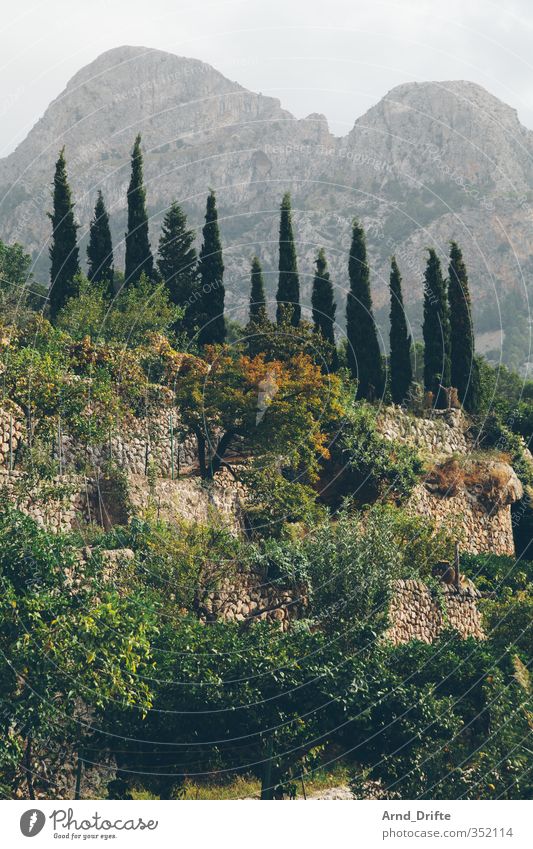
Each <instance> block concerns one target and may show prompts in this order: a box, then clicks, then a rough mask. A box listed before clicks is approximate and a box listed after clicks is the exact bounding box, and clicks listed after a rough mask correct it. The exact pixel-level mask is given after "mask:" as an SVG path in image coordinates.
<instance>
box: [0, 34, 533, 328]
mask: <svg viewBox="0 0 533 849" xmlns="http://www.w3.org/2000/svg"><path fill="white" fill-rule="evenodd" d="M138 131H140V132H141V133H142V135H143V145H144V149H145V174H146V182H147V189H148V203H149V210H150V214H151V216H152V219H151V226H152V238H153V240H154V242H155V240H156V239H157V236H158V229H159V224H160V220H161V217H162V214H163V213H164V210H165V208H166V207H167V206H168V204H169V203H170V202H171V200H174V199H177V200H178V201H180V202H182V203H183V205H184V206H185V208H186V209H187V211H188V213H189V216H190V221H191V224H192V225H193V226H195V227H197V228H200V227H201V225H202V219H203V211H204V205H205V195H206V191H207V188H208V187H209V186H211V187H213V188H215V189H216V190H217V195H218V201H219V209H220V213H221V218H222V231H223V237H224V243H225V248H226V255H225V262H226V266H227V269H228V273H227V290H228V306H229V308H230V310H231V309H234V310H239V309H240V308H242V307H243V305H244V304H245V302H246V297H247V290H248V266H249V260H250V256H251V255H252V253H254V252H256V251H257V252H259V254H260V255H261V257H262V258H263V260H264V264H265V267H266V272H267V285H268V287H269V290H270V293H271V294H273V293H274V291H275V282H276V268H277V248H276V239H277V228H278V207H279V201H280V198H281V195H282V193H283V192H284V191H285V190H287V189H290V190H291V191H292V194H293V205H294V209H295V228H296V233H297V238H298V242H299V245H298V251H299V257H300V270H301V279H302V288H303V291H304V296H306V295H307V296H308V295H309V290H310V286H311V280H312V273H313V265H312V260H313V256H314V254H315V251H316V247H317V246H319V245H324V246H325V247H326V249H327V250H328V252H329V256H330V263H331V266H332V269H333V277H334V282H335V284H336V286H337V291H338V295H339V301H341V302H342V300H343V293H344V291H345V289H346V283H347V281H346V266H347V262H346V255H347V252H348V248H349V234H350V224H351V220H352V219H353V217H354V216H358V217H360V218H361V219H362V221H363V223H364V224H365V226H366V227H367V229H368V236H369V249H370V257H371V260H372V267H373V271H374V285H375V293H376V296H375V297H376V305H377V307H378V314H379V307H380V306H385V305H386V282H387V278H388V261H389V258H390V255H391V254H392V253H395V254H396V255H397V257H398V260H399V263H400V266H401V268H402V271H403V274H404V279H405V289H406V297H407V300H408V302H410V303H411V304H416V303H417V302H419V301H420V297H421V293H422V280H421V271H422V267H423V262H424V248H425V247H426V246H427V245H434V246H436V247H437V249H438V250H439V251H441V253H442V255H443V257H444V256H445V255H446V253H447V249H448V241H449V239H450V238H456V239H458V240H459V241H460V243H461V244H462V246H463V248H464V252H465V256H466V259H467V262H468V264H469V267H470V271H471V281H472V286H473V289H474V292H475V293H476V295H477V297H476V304H478V305H479V304H482V303H483V298H485V299H487V300H488V299H489V298H490V299H491V300H494V297H495V295H497V296H498V297H499V298H500V297H502V296H504V295H505V294H506V293H509V292H513V291H519V290H520V289H522V290H523V288H524V281H526V282H527V277H528V274H530V272H531V271H533V256H532V253H531V251H530V242H531V233H532V230H533V228H532V223H533V221H532V214H531V209H530V200H531V198H533V194H532V192H533V168H532V165H531V163H532V152H533V133H531V132H530V131H529V130H526V129H525V128H524V127H522V126H521V125H520V123H519V121H518V118H517V116H516V113H515V112H514V110H512V109H511V108H510V107H508V106H506V105H505V104H504V103H502V102H500V101H499V100H497V99H496V98H495V97H492V96H491V95H490V94H489V93H488V92H486V91H485V90H483V89H482V88H481V87H479V86H477V85H475V84H473V83H469V82H444V83H436V82H435V83H434V82H428V83H409V84H406V85H402V86H398V87H397V88H395V89H393V90H392V91H391V92H389V94H387V95H386V96H385V97H384V98H383V99H382V100H381V101H380V103H378V104H377V105H376V106H374V107H373V108H371V109H370V110H369V111H368V112H367V113H366V115H364V116H362V117H361V118H359V119H358V120H357V121H356V122H355V125H354V128H353V129H352V131H351V132H350V133H349V134H348V135H347V136H346V137H344V138H341V139H339V138H335V137H334V136H332V135H331V133H330V132H329V130H328V126H327V122H326V120H325V118H324V117H323V116H321V115H316V114H313V115H310V116H308V117H307V118H306V119H304V120H296V119H295V118H294V117H293V116H292V115H291V114H290V113H288V112H287V111H285V110H284V109H282V108H281V105H280V103H279V102H278V101H277V100H275V99H273V98H270V97H263V96H262V95H260V94H256V93H254V92H250V91H247V90H246V89H244V88H242V87H241V86H239V85H238V84H237V83H235V82H232V81H230V80H228V79H226V78H225V77H224V76H223V75H222V74H220V73H218V72H217V71H216V70H214V69H213V68H211V67H210V66H209V65H206V64H204V63H202V62H199V61H197V60H193V59H184V58H181V57H178V56H174V55H172V54H168V53H163V52H161V51H156V50H148V49H146V48H137V47H121V48H117V49H115V50H111V51H109V52H107V53H105V54H103V55H102V56H100V57H98V59H96V60H95V61H94V62H93V63H91V64H90V65H88V66H87V67H85V68H83V69H82V70H81V71H80V72H79V73H78V74H76V75H75V76H74V77H73V78H72V80H71V81H70V82H69V84H68V85H67V87H66V89H65V91H64V92H62V94H61V95H60V96H59V97H58V98H57V99H56V100H55V101H53V103H52V104H51V105H50V107H49V108H48V109H47V111H46V113H45V114H44V116H43V117H42V118H41V119H40V120H39V121H38V122H37V124H36V125H35V127H34V128H33V129H32V130H31V132H30V133H29V135H28V136H27V138H26V139H25V140H24V141H23V142H22V143H21V144H20V145H19V147H18V148H17V149H16V150H15V151H14V152H13V153H12V154H11V155H10V156H8V157H7V158H5V159H3V160H1V161H0V198H1V202H0V236H1V237H2V238H3V239H5V240H9V241H13V240H18V241H21V242H23V243H24V244H26V245H28V246H29V247H30V248H31V250H32V251H33V252H34V254H35V257H36V269H37V271H38V273H39V275H40V276H42V278H43V279H45V278H46V274H47V268H48V250H47V248H48V244H47V240H48V237H49V221H48V220H47V218H46V215H45V213H46V211H47V210H48V209H49V208H50V184H51V179H52V174H53V165H54V161H55V159H56V157H57V152H58V150H59V148H60V147H61V146H62V145H65V146H66V153H67V160H68V169H69V174H70V178H71V182H72V185H73V189H74V192H75V196H76V200H77V215H78V219H79V221H80V224H81V229H80V237H81V240H82V242H84V241H85V240H86V233H87V227H88V223H89V220H90V216H91V213H92V209H93V206H94V202H95V195H96V190H97V189H98V188H102V190H103V191H104V193H105V196H106V200H107V203H108V206H109V209H110V212H111V215H112V222H113V235H114V240H115V246H116V252H117V255H118V257H119V261H120V258H121V255H122V253H123V245H122V240H123V236H124V230H125V196H126V187H127V184H128V180H129V151H130V149H131V146H132V142H133V139H134V136H135V134H136V133H137V132H138ZM416 314H417V312H416V308H415V310H414V312H413V315H416ZM339 323H340V324H341V325H343V324H344V318H343V316H342V312H340V313H339Z"/></svg>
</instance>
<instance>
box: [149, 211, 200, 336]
mask: <svg viewBox="0 0 533 849" xmlns="http://www.w3.org/2000/svg"><path fill="white" fill-rule="evenodd" d="M194 239H195V235H194V232H193V231H192V230H189V229H188V227H187V216H186V215H185V213H184V212H183V210H182V208H181V207H180V206H179V204H177V203H173V204H172V205H171V207H170V209H169V210H168V212H167V213H166V215H165V218H164V220H163V226H162V228H161V237H160V239H159V256H158V260H157V267H158V269H159V274H160V275H161V278H162V280H163V281H164V283H165V286H166V288H167V289H168V292H169V295H170V300H171V302H172V303H173V304H175V305H176V306H178V307H181V309H183V310H184V320H185V323H186V324H187V325H188V326H189V329H192V324H193V322H194V314H195V307H196V305H197V301H198V296H199V292H198V257H197V255H196V248H195V247H194Z"/></svg>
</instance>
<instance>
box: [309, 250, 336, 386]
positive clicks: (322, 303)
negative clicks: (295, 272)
mask: <svg viewBox="0 0 533 849" xmlns="http://www.w3.org/2000/svg"><path fill="white" fill-rule="evenodd" d="M315 262H316V273H315V277H314V279H313V293H312V295H311V305H312V307H313V323H314V326H315V332H316V333H320V334H321V335H322V336H323V337H324V339H325V340H326V342H329V344H330V345H332V347H333V356H332V361H331V368H332V370H333V371H336V369H337V368H338V365H339V361H338V355H337V349H336V347H335V330H334V325H335V311H336V309H337V307H336V305H335V298H334V297H333V286H332V284H331V280H330V277H329V271H328V264H327V261H326V254H325V253H324V249H323V248H321V249H320V250H319V252H318V256H317V258H316V261H315Z"/></svg>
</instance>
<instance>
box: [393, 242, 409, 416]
mask: <svg viewBox="0 0 533 849" xmlns="http://www.w3.org/2000/svg"><path fill="white" fill-rule="evenodd" d="M389 286H390V383H391V395H392V400H393V401H394V403H395V404H403V402H404V401H405V399H406V398H407V394H408V392H409V387H410V386H411V383H412V381H413V368H412V365H411V344H412V342H411V337H410V335H409V333H408V330H407V320H406V318H405V310H404V306H403V295H402V278H401V275H400V270H399V268H398V265H397V263H396V258H395V257H392V260H391V269H390V284H389Z"/></svg>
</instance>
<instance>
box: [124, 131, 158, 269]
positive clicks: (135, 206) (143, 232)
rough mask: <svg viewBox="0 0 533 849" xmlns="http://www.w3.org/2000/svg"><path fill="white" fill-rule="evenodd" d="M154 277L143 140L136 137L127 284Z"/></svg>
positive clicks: (130, 198) (127, 239) (129, 201)
mask: <svg viewBox="0 0 533 849" xmlns="http://www.w3.org/2000/svg"><path fill="white" fill-rule="evenodd" d="M143 274H144V275H145V276H146V278H147V279H148V280H152V279H153V277H154V258H153V256H152V249H151V247H150V238H149V234H148V215H147V212H146V190H145V188H144V178H143V156H142V151H141V137H140V135H138V136H137V138H136V139H135V144H134V145H133V150H132V153H131V179H130V184H129V187H128V232H127V233H126V265H125V269H124V277H125V285H126V286H131V285H132V284H134V283H137V282H138V281H139V280H140V278H141V275H143Z"/></svg>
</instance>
